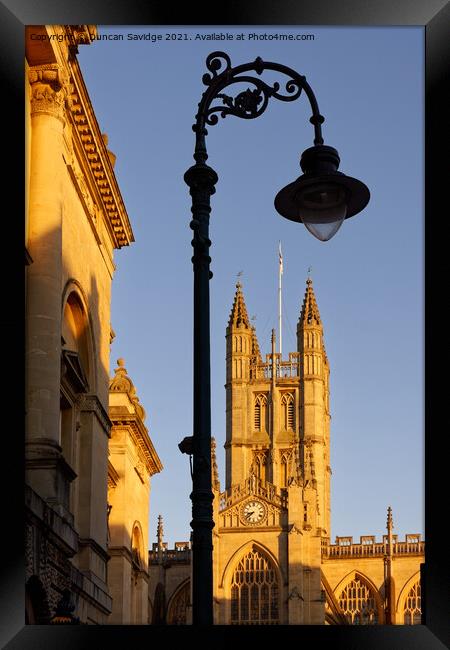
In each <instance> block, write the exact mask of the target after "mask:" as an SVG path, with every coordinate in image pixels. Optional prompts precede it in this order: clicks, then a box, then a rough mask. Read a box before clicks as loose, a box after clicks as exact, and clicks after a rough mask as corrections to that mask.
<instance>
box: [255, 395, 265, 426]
mask: <svg viewBox="0 0 450 650" xmlns="http://www.w3.org/2000/svg"><path fill="white" fill-rule="evenodd" d="M254 416H255V418H254V429H255V431H267V421H266V420H267V397H266V396H265V395H263V394H262V393H261V394H260V395H256V397H255V411H254Z"/></svg>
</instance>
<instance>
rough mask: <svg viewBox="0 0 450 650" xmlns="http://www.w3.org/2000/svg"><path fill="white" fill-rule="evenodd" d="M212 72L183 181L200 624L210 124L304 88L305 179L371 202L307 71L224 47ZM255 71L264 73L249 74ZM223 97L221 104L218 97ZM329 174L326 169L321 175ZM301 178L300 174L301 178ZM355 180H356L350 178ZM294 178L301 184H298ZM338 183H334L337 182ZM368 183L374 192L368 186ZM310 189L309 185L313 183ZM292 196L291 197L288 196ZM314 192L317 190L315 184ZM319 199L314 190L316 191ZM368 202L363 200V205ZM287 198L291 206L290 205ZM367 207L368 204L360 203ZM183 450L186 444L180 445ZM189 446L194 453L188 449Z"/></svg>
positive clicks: (205, 559) (248, 114)
mask: <svg viewBox="0 0 450 650" xmlns="http://www.w3.org/2000/svg"><path fill="white" fill-rule="evenodd" d="M206 67H207V69H208V72H207V73H205V74H204V75H203V83H204V85H205V86H206V90H205V91H204V93H203V95H202V98H201V100H200V102H199V104H198V112H197V115H196V116H195V117H196V122H195V124H194V125H193V127H192V128H193V130H194V132H195V136H196V141H195V152H194V160H195V164H194V165H193V166H192V167H190V168H189V169H188V170H187V172H186V173H185V175H184V180H185V181H186V183H187V185H188V186H189V189H190V194H191V197H192V208H191V210H192V220H191V223H190V227H191V228H192V230H193V233H194V236H193V239H192V246H193V249H194V255H193V257H192V263H193V270H194V341H193V343H194V403H193V412H194V418H193V426H194V428H193V436H192V437H191V438H190V439H189V440H190V443H189V445H188V447H189V448H190V449H191V450H192V456H193V472H192V493H191V500H192V521H191V527H192V622H193V624H194V625H212V624H213V570H212V551H213V544H212V530H213V528H214V521H213V507H212V502H213V493H212V488H211V371H210V323H209V313H210V310H209V280H210V279H211V277H212V273H211V272H210V269H209V265H210V262H211V258H210V257H209V247H210V245H211V242H210V239H209V216H210V212H211V205H210V198H211V196H212V194H214V192H215V187H214V186H215V184H216V183H217V180H218V177H217V174H216V172H215V171H214V170H213V169H212V168H211V167H209V166H208V165H207V164H206V161H207V159H208V154H207V150H206V140H205V139H206V135H207V130H206V126H207V125H210V126H214V125H215V124H217V122H218V121H219V116H220V117H222V118H225V117H226V116H227V115H234V116H236V117H240V118H243V119H254V118H256V117H259V116H260V115H262V113H263V112H264V111H265V110H266V108H267V106H268V103H269V99H271V98H274V99H279V100H281V101H283V102H290V101H294V100H296V99H298V98H299V97H300V95H301V93H302V91H303V92H304V94H305V95H306V96H307V98H308V100H309V103H310V106H311V111H312V115H311V117H310V122H311V124H312V125H313V127H314V147H312V148H310V149H308V150H307V151H306V152H304V154H303V156H302V161H303V162H302V161H301V165H302V169H304V168H305V169H306V172H307V173H306V172H305V178H307V181H306V184H307V185H308V186H311V184H312V183H314V182H317V181H316V180H315V178H316V177H317V175H319V177H318V178H319V182H320V183H322V184H321V185H320V188H321V189H320V194H319V202H322V201H325V200H328V201H332V198H333V192H331V194H330V196H331V199H330V196H329V189H330V188H329V187H326V188H325V189H324V187H323V174H325V178H326V180H330V179H331V182H332V183H335V184H336V183H339V182H340V183H341V184H345V183H347V185H349V183H350V185H349V187H350V189H349V190H348V189H345V192H344V193H346V195H347V197H349V196H351V192H352V191H354V187H355V185H357V186H358V188H359V189H360V188H361V187H363V188H364V192H363V195H364V196H363V200H361V201H360V202H359V203H358V205H356V202H355V205H352V206H351V207H352V210H350V211H349V212H348V214H347V216H352V214H356V213H357V212H358V211H360V210H361V209H362V207H364V205H365V204H366V203H367V201H368V197H369V194H368V190H367V188H365V186H363V184H362V183H360V182H359V181H356V180H355V179H349V180H348V179H347V177H345V175H344V174H342V173H340V172H337V171H336V170H337V167H338V165H339V156H338V153H337V151H336V150H335V149H333V148H332V147H328V146H325V145H324V144H323V138H322V128H321V125H322V123H323V121H324V118H323V116H322V115H321V114H320V112H319V107H318V104H317V100H316V98H315V95H314V93H313V91H312V89H311V87H310V85H309V84H308V83H307V81H306V79H305V77H304V76H303V75H300V74H298V72H296V71H295V70H293V69H292V68H288V67H287V66H285V65H281V64H279V63H272V62H268V61H263V60H262V59H261V58H260V57H257V58H256V59H255V60H254V61H252V62H250V63H245V64H243V65H239V66H235V67H232V66H231V61H230V57H229V56H228V55H227V54H226V53H225V52H212V53H211V54H209V56H208V57H207V58H206ZM265 70H271V71H275V72H279V73H281V74H284V75H286V76H287V77H288V81H286V83H285V86H284V91H280V84H279V83H278V82H275V83H273V84H272V85H270V84H268V83H266V82H265V81H263V80H262V79H261V78H260V75H261V74H262V73H263V72H264V71H265ZM249 72H255V73H256V75H257V76H249V75H248V74H247V73H249ZM233 84H241V87H242V84H250V86H251V87H247V89H246V90H243V91H242V90H241V91H240V92H238V93H237V94H235V96H230V95H227V94H226V93H225V92H224V90H225V89H226V88H228V87H230V86H233ZM215 100H218V102H221V103H217V104H214V101H215ZM320 174H322V176H320ZM302 178H303V177H301V178H300V179H299V180H301V179H302ZM351 183H353V185H351ZM292 185H294V184H292ZM289 187H290V186H288V187H287V190H288V191H287V194H283V193H284V192H285V190H283V191H282V192H281V193H279V195H280V194H281V195H282V200H281V201H280V202H279V207H277V200H276V201H275V208H276V209H277V210H278V212H280V214H282V216H286V217H287V218H291V219H293V220H296V221H301V218H298V216H297V215H296V214H294V215H292V214H291V212H290V211H291V203H290V202H292V200H293V201H294V203H295V201H296V200H297V199H296V196H297V195H294V197H293V199H292V197H291V193H290V190H289ZM332 188H333V186H332ZM365 190H367V192H365ZM308 191H310V190H308ZM286 196H287V201H286V198H285V197H286ZM310 198H311V191H310ZM312 198H314V197H312ZM363 204H364V205H363ZM286 205H287V208H286ZM361 206H362V207H361ZM180 448H181V449H182V450H183V445H181V447H180ZM187 453H190V452H187Z"/></svg>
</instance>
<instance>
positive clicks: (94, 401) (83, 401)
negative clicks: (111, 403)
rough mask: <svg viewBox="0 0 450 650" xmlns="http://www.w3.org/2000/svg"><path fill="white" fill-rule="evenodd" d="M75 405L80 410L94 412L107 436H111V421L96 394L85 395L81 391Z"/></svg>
mask: <svg viewBox="0 0 450 650" xmlns="http://www.w3.org/2000/svg"><path fill="white" fill-rule="evenodd" d="M77 407H78V408H79V409H80V411H90V412H92V413H94V414H95V416H96V417H97V419H98V421H99V422H100V424H101V425H102V427H103V429H104V431H105V433H106V434H107V436H108V437H109V438H110V437H111V427H112V422H111V420H110V419H109V415H108V413H107V412H106V410H105V409H104V408H103V405H102V403H101V402H100V400H99V399H98V397H97V395H86V394H85V393H82V394H81V395H80V397H79V398H78V400H77Z"/></svg>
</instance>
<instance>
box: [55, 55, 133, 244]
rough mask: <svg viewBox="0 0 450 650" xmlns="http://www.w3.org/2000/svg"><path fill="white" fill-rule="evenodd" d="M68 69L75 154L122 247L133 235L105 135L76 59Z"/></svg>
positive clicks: (109, 228) (70, 116)
mask: <svg viewBox="0 0 450 650" xmlns="http://www.w3.org/2000/svg"><path fill="white" fill-rule="evenodd" d="M71 73H72V76H71V86H70V93H69V95H68V98H67V100H68V101H67V103H68V109H69V110H68V112H67V116H68V120H69V121H70V123H71V125H72V132H73V134H74V137H75V139H76V140H77V141H78V145H77V149H78V151H79V155H80V156H82V157H83V158H84V160H85V161H86V163H87V165H86V170H89V171H90V176H91V179H92V182H93V186H96V193H97V195H98V200H99V207H100V208H101V209H102V210H103V212H104V214H105V217H106V226H107V229H108V231H109V233H110V236H111V239H112V242H113V245H114V248H122V246H128V245H129V244H130V243H131V242H133V241H134V235H133V230H132V228H131V224H130V221H129V218H128V214H127V212H126V209H125V205H124V203H123V198H122V195H121V192H120V189H119V186H118V184H117V179H116V177H115V175H114V171H113V167H112V164H111V159H110V156H109V154H108V150H107V146H106V142H105V140H106V136H105V134H101V133H100V131H99V127H98V123H97V120H96V118H95V114H94V112H93V109H92V104H91V101H90V98H89V94H88V91H87V89H86V86H85V84H84V80H83V77H82V74H81V71H80V70H79V67H78V63H77V61H74V62H73V63H72V66H71ZM73 173H75V170H74V172H73Z"/></svg>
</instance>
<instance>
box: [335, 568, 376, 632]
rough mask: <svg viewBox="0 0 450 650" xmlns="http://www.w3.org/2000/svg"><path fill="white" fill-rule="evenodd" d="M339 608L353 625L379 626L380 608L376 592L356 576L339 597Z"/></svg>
mask: <svg viewBox="0 0 450 650" xmlns="http://www.w3.org/2000/svg"><path fill="white" fill-rule="evenodd" d="M338 600H339V606H340V608H341V609H342V612H343V613H344V615H345V616H346V617H347V620H348V622H349V623H350V624H351V625H377V624H378V607H377V603H376V597H375V592H374V590H373V589H372V588H371V587H370V586H369V585H368V584H367V582H366V581H365V580H364V579H363V578H362V577H361V576H359V575H355V577H354V578H353V580H352V581H351V582H349V583H348V584H347V585H346V587H345V588H344V589H343V591H342V592H341V595H340V596H339V599H338Z"/></svg>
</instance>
